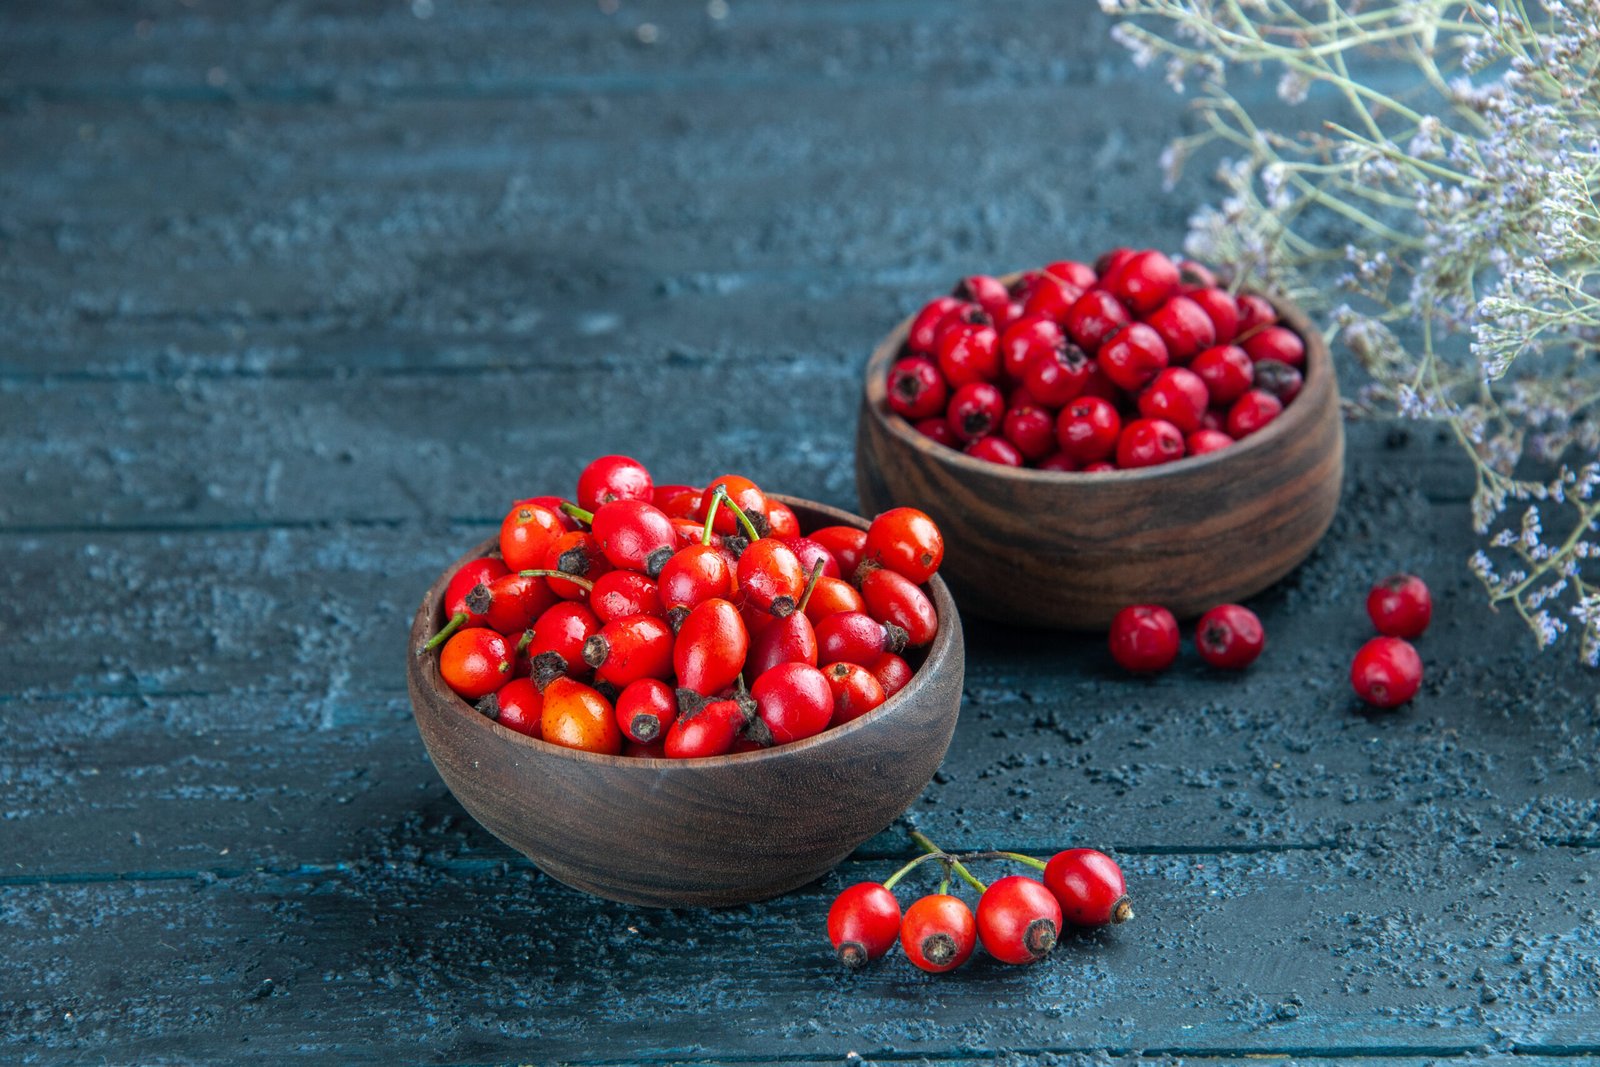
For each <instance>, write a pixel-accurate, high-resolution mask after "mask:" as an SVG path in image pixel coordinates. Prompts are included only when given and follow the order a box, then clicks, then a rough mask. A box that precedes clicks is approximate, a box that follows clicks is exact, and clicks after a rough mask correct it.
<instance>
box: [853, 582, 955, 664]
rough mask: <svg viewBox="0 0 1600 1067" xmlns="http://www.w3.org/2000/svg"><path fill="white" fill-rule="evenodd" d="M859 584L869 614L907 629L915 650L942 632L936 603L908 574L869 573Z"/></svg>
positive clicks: (910, 643)
mask: <svg viewBox="0 0 1600 1067" xmlns="http://www.w3.org/2000/svg"><path fill="white" fill-rule="evenodd" d="M858 585H859V587H860V589H861V599H862V600H865V601H866V602H867V614H868V615H871V616H872V617H873V618H874V619H877V620H878V621H879V622H882V623H893V624H894V625H896V626H898V627H900V629H902V630H904V631H905V632H906V644H907V645H908V646H910V647H911V648H918V647H920V646H922V645H925V644H927V643H928V642H929V641H932V640H933V638H934V635H935V634H936V633H938V632H939V616H938V614H937V612H936V611H935V609H934V606H933V601H932V600H929V599H928V594H926V593H924V592H923V591H922V589H921V588H920V587H919V586H918V585H917V583H916V582H913V581H912V580H911V579H909V578H907V577H906V576H905V575H903V574H900V573H899V572H897V571H892V570H888V569H887V568H878V569H875V570H867V571H866V572H865V573H863V574H862V575H861V577H860V579H859V582H858Z"/></svg>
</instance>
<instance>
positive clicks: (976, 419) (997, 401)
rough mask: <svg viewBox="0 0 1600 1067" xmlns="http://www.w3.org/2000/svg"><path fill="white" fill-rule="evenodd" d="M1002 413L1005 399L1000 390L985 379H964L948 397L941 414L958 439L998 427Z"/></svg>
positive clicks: (973, 437)
mask: <svg viewBox="0 0 1600 1067" xmlns="http://www.w3.org/2000/svg"><path fill="white" fill-rule="evenodd" d="M1005 416H1006V401H1005V397H1004V395H1002V394H1001V392H1000V390H999V389H997V388H995V387H994V386H993V385H991V384H989V383H988V382H968V383H967V384H965V385H963V386H961V387H960V388H958V389H957V390H956V391H955V393H954V394H953V395H952V396H951V397H950V407H949V408H948V409H947V410H946V412H945V418H946V419H947V420H948V421H949V423H950V432H951V433H953V434H955V435H956V439H957V440H959V441H976V440H979V439H980V438H984V437H988V436H989V435H990V434H992V433H995V432H996V431H998V430H999V429H1000V421H1001V420H1002V419H1004V418H1005Z"/></svg>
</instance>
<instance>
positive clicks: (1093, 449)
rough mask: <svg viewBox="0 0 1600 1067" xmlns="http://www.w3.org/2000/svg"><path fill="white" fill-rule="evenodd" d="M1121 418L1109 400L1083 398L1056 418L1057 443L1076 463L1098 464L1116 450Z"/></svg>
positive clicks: (1075, 401) (1070, 405) (1065, 408)
mask: <svg viewBox="0 0 1600 1067" xmlns="http://www.w3.org/2000/svg"><path fill="white" fill-rule="evenodd" d="M1121 433H1122V416H1121V415H1118V414H1117V409H1116V406H1115V405H1113V404H1112V403H1111V402H1110V401H1109V400H1103V399H1101V398H1100V397H1097V396H1080V397H1079V398H1078V399H1076V400H1074V401H1073V402H1072V403H1070V404H1068V405H1067V406H1066V407H1064V408H1062V409H1061V414H1060V415H1058V416H1057V417H1056V443H1057V444H1059V445H1060V446H1061V451H1062V452H1063V453H1065V454H1066V455H1067V456H1068V457H1069V458H1070V459H1072V460H1073V461H1074V462H1075V463H1079V464H1084V463H1095V462H1098V461H1099V460H1103V459H1105V458H1106V457H1107V456H1109V455H1111V454H1112V453H1113V452H1115V451H1116V449H1117V438H1118V437H1119V436H1120V435H1121Z"/></svg>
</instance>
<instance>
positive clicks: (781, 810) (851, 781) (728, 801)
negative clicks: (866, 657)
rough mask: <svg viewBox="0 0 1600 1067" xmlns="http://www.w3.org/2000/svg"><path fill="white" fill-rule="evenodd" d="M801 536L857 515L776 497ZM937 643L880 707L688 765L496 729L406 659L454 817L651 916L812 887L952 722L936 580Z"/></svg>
mask: <svg viewBox="0 0 1600 1067" xmlns="http://www.w3.org/2000/svg"><path fill="white" fill-rule="evenodd" d="M774 496H775V497H776V499H779V500H782V501H784V502H785V503H787V504H788V505H789V506H790V507H792V508H794V510H795V514H796V515H797V516H798V517H799V519H800V527H801V529H803V530H814V529H817V528H818V527H821V526H833V525H849V526H854V527H857V528H860V529H865V528H866V522H865V521H864V520H862V519H861V518H859V517H858V516H855V515H851V514H850V513H848V512H844V511H839V510H838V509H836V508H830V507H827V506H825V505H821V504H816V503H814V502H811V501H806V500H800V499H797V498H794V497H785V496H782V495H779V494H774ZM497 543H498V539H497V537H496V538H490V539H489V540H486V541H484V542H482V543H480V544H478V545H477V546H475V547H474V548H473V549H472V550H471V551H469V552H467V553H466V554H465V555H463V556H462V557H461V558H459V559H457V560H456V561H455V562H454V563H452V564H451V565H450V566H449V567H448V568H446V569H445V570H444V571H443V572H442V573H441V574H440V576H439V578H438V580H437V581H435V582H434V583H433V585H432V587H430V588H429V590H428V592H427V594H426V595H425V596H424V597H423V600H422V606H421V607H420V608H419V609H418V610H417V615H416V618H415V620H414V621H413V623H412V626H411V643H412V647H413V648H419V647H421V646H422V645H423V644H424V643H426V642H427V640H428V639H429V638H430V637H432V636H433V635H434V634H435V633H437V632H438V631H439V628H440V627H441V626H442V625H443V624H444V622H445V615H444V608H443V597H444V588H445V585H446V584H447V583H448V582H449V580H450V576H451V575H453V574H454V573H455V572H456V570H457V568H459V567H460V566H461V565H462V564H464V563H465V562H467V561H468V560H471V559H476V558H478V557H480V556H483V555H486V554H489V553H490V552H492V551H494V549H495V548H496V546H497ZM927 588H928V593H929V595H930V597H931V598H932V600H933V602H934V607H935V609H936V610H937V611H938V613H939V631H938V634H937V635H936V636H935V637H934V639H933V642H932V644H930V645H929V646H928V647H927V649H926V650H925V655H918V656H917V657H916V659H917V660H920V663H918V664H917V671H916V674H915V675H914V676H913V677H912V679H911V682H910V683H909V684H908V685H907V686H906V687H905V688H904V689H903V690H901V691H900V692H899V693H897V694H895V695H894V696H893V697H891V698H890V699H889V700H887V701H885V702H884V703H883V705H882V706H880V707H878V708H876V709H874V710H873V711H870V712H868V713H867V714H866V715H863V716H861V717H860V718H859V719H856V720H854V721H852V722H849V723H846V724H845V725H843V726H839V727H835V728H832V729H828V730H824V731H823V732H822V733H820V734H818V735H816V736H815V737H810V738H806V739H805V740H803V741H797V742H794V743H792V744H787V745H775V746H773V747H772V748H769V749H767V750H766V751H764V752H747V753H738V754H735V755H729V756H716V757H711V758H706V759H696V760H668V759H632V758H627V757H622V756H607V755H601V754H597V753H592V752H576V751H573V750H571V749H566V748H562V747H560V746H558V745H552V744H549V743H547V742H545V741H540V740H535V739H534V738H530V737H526V736H524V735H522V734H519V733H517V732H515V731H513V730H508V729H506V728H505V727H503V726H500V725H499V724H498V723H492V722H490V721H488V720H487V719H485V718H484V717H483V716H482V715H480V714H479V713H478V712H477V711H475V710H473V708H472V707H471V706H470V705H468V704H467V702H466V701H464V700H462V699H461V698H460V697H458V696H456V695H455V694H454V693H452V692H451V691H450V690H449V688H448V687H446V686H445V684H444V682H443V681H442V680H441V679H440V677H439V667H438V657H437V656H432V655H429V656H421V657H418V656H415V655H412V656H409V657H408V659H407V663H406V682H407V686H408V688H409V689H410V692H411V703H412V708H413V710H414V711H415V713H416V719H417V727H418V729H419V730H420V731H421V733H422V740H423V742H424V743H425V744H426V745H427V747H428V754H429V756H430V757H432V759H433V764H434V766H435V767H436V768H437V769H438V771H439V775H440V777H442V778H443V779H444V780H445V784H446V785H448V786H449V787H450V791H451V792H452V793H454V794H455V796H456V799H457V800H459V801H460V802H461V805H462V807H464V808H466V809H467V811H468V812H469V813H470V814H471V815H472V816H473V818H475V819H477V820H478V821H479V822H480V823H482V824H483V825H484V826H485V827H486V828H488V830H489V831H490V832H491V833H493V834H494V835H495V836H496V837H498V838H500V839H501V840H502V841H504V842H506V843H507V844H509V845H511V846H512V847H513V848H515V849H517V850H518V851H519V852H522V853H524V854H525V855H527V856H528V857H529V858H530V859H532V860H533V861H534V862H535V863H537V864H538V865H539V867H540V868H541V869H543V870H544V871H546V872H548V873H549V874H550V875H551V876H553V877H555V878H557V879H559V880H560V881H562V882H565V883H566V884H568V885H571V886H576V887H577V888H579V889H582V890H585V891H586V892H590V893H594V894H596V895H597V896H602V897H608V898H610V899H612V900H620V901H625V902H627V903H631V904H648V905H651V906H654V907H681V906H688V905H712V906H726V905H731V904H745V903H749V902H750V901H755V900H766V899H768V898H770V897H774V896H777V895H779V894H781V893H786V892H788V891H789V890H791V889H794V888H796V887H798V886H802V885H804V884H806V883H807V882H812V881H815V880H816V879H817V878H819V877H821V876H822V875H823V874H824V873H826V872H827V871H829V870H831V869H832V868H833V867H835V866H837V865H838V864H839V862H840V861H841V860H843V859H844V858H845V857H846V856H848V855H850V853H851V852H853V851H854V850H855V848H856V846H857V845H859V844H860V843H861V842H863V841H865V840H866V839H867V838H869V837H871V836H872V835H873V834H875V833H877V832H878V831H879V830H882V829H883V828H884V827H885V826H887V825H889V823H890V822H891V821H893V820H894V819H895V818H896V817H897V816H898V815H900V814H901V813H902V812H903V811H905V810H906V808H907V807H908V806H909V805H910V804H911V802H912V801H913V800H915V799H916V798H917V795H918V794H919V793H921V792H922V788H923V786H925V785H927V784H928V780H929V779H930V778H932V777H933V773H934V771H936V770H938V768H939V763H940V761H941V760H943V759H944V754H945V750H946V749H947V748H949V746H950V737H951V734H952V733H954V731H955V726H956V718H957V716H958V715H959V714H960V710H961V691H962V671H963V665H964V663H965V658H964V652H963V648H962V639H961V619H960V616H959V615H958V614H957V613H956V609H955V605H954V603H953V602H952V601H951V599H950V594H949V591H948V590H946V589H945V588H944V583H943V582H941V581H940V580H939V579H938V578H937V577H935V578H934V579H932V580H931V581H930V582H929V583H928V586H927Z"/></svg>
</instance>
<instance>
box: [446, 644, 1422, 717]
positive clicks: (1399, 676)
mask: <svg viewBox="0 0 1600 1067" xmlns="http://www.w3.org/2000/svg"><path fill="white" fill-rule="evenodd" d="M467 632H468V633H475V632H477V631H473V630H469V631H467ZM458 636H460V635H458ZM452 640H453V638H452ZM447 647H448V646H447ZM1350 684H1351V685H1352V686H1354V687H1355V691H1356V696H1358V697H1360V698H1361V699H1362V700H1364V701H1366V702H1367V703H1368V704H1371V705H1372V706H1373V707H1375V708H1398V707H1399V706H1400V705H1401V704H1404V703H1405V702H1406V701H1408V700H1410V699H1411V698H1412V697H1414V696H1416V695H1417V688H1418V687H1419V686H1421V685H1422V657H1420V656H1418V655H1417V650H1416V649H1414V648H1412V647H1411V643H1410V642H1409V641H1406V640H1404V639H1402V638H1399V637H1374V638H1373V639H1372V640H1370V641H1368V642H1367V643H1366V644H1364V645H1362V646H1361V650H1360V651H1359V652H1357V653H1356V658H1355V660H1354V661H1353V662H1352V663H1351V664H1350Z"/></svg>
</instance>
